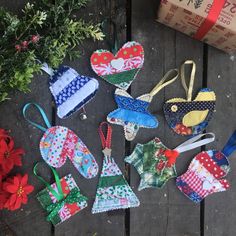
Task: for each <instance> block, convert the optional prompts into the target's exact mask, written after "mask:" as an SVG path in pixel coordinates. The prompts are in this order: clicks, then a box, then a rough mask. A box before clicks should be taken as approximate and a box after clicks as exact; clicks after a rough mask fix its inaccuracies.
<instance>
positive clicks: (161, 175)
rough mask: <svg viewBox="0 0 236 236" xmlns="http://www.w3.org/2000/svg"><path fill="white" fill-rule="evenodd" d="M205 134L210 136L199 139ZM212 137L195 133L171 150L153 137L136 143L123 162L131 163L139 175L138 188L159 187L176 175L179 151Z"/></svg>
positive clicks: (198, 145)
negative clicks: (195, 134) (146, 141)
mask: <svg viewBox="0 0 236 236" xmlns="http://www.w3.org/2000/svg"><path fill="white" fill-rule="evenodd" d="M206 135H208V136H210V137H209V138H204V139H202V140H200V139H201V138H202V137H204V136H206ZM214 139H215V135H214V134H213V133H207V134H202V135H197V136H195V137H193V138H191V139H189V140H187V141H186V142H184V143H182V144H181V145H179V146H178V147H176V148H175V149H173V150H171V149H169V148H167V147H166V146H165V145H164V144H163V143H162V142H161V141H160V139H159V138H154V139H152V140H151V141H149V142H148V143H146V144H139V143H138V144H137V145H136V147H135V149H134V151H133V153H132V154H131V155H130V156H127V157H126V158H125V162H127V163H129V164H131V165H133V166H134V167H135V169H136V170H137V172H138V174H139V175H140V178H141V181H140V184H139V188H138V190H142V189H145V188H161V187H163V186H164V185H165V184H166V182H167V181H168V180H169V179H171V178H173V177H176V176H177V173H176V169H175V162H176V159H177V157H178V156H179V154H180V153H182V152H186V151H189V150H192V149H195V148H197V147H200V146H203V145H206V144H207V143H210V142H213V141H214Z"/></svg>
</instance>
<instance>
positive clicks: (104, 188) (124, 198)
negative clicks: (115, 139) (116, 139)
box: [92, 122, 140, 214]
mask: <svg viewBox="0 0 236 236" xmlns="http://www.w3.org/2000/svg"><path fill="white" fill-rule="evenodd" d="M103 124H106V125H108V123H106V122H103V123H101V125H100V128H99V134H100V136H101V139H102V145H103V153H104V159H103V167H102V171H101V176H100V179H99V183H98V187H97V193H96V198H95V201H94V204H93V208H92V213H93V214H94V213H99V212H106V211H111V210H115V209H125V208H130V207H137V206H139V204H140V202H139V200H138V198H137V196H136V195H135V193H134V192H133V190H132V189H131V187H130V186H129V184H128V183H127V181H126V180H125V178H124V176H123V174H122V172H121V170H120V169H119V167H118V166H117V164H116V163H115V161H114V159H113V158H112V157H111V132H112V131H111V126H110V125H108V131H107V139H105V137H104V135H103V133H102V131H101V128H102V125H103Z"/></svg>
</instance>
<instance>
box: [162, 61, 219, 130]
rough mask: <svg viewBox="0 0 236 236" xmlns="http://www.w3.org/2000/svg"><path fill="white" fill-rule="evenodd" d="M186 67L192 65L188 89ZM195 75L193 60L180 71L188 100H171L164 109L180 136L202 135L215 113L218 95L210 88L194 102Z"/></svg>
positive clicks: (185, 63)
mask: <svg viewBox="0 0 236 236" xmlns="http://www.w3.org/2000/svg"><path fill="white" fill-rule="evenodd" d="M186 65H192V71H191V76H190V82H189V86H188V87H187V85H186V79H185V67H186ZM195 73H196V64H195V62H194V61H192V60H187V61H185V62H184V63H183V65H182V66H181V69H180V77H181V81H182V85H183V88H184V90H185V92H186V97H187V98H186V99H185V98H172V99H169V100H168V101H166V102H165V104H164V107H163V109H164V114H165V118H166V121H167V123H168V125H169V126H170V128H172V129H173V130H174V131H175V132H176V133H177V134H180V135H196V134H199V133H201V132H202V131H203V130H204V129H205V128H206V127H207V125H208V122H209V121H210V120H211V118H212V116H213V113H214V111H215V103H216V95H215V93H214V92H213V91H212V90H211V89H209V88H203V89H201V90H200V91H199V93H198V94H197V96H196V98H195V99H194V100H192V91H193V84H194V79H195Z"/></svg>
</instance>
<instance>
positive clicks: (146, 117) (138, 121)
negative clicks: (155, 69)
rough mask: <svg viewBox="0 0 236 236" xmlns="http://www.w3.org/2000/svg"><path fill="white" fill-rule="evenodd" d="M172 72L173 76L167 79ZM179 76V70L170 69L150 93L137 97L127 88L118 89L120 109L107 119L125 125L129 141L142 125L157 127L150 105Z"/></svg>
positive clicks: (126, 136)
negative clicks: (132, 95)
mask: <svg viewBox="0 0 236 236" xmlns="http://www.w3.org/2000/svg"><path fill="white" fill-rule="evenodd" d="M171 74H172V78H171V79H170V80H168V81H166V80H167V79H168V78H169V77H170V75H171ZM173 74H174V76H173ZM177 78H178V70H170V71H168V72H167V73H166V74H165V76H164V77H163V79H161V81H160V82H159V83H158V84H157V85H156V86H155V87H154V88H153V89H152V91H151V92H150V93H148V94H144V95H142V96H139V97H137V98H133V97H131V96H130V95H129V94H128V93H127V92H126V91H125V90H122V89H116V91H115V101H116V103H117V106H118V109H116V110H114V111H112V112H111V113H109V114H108V116H107V121H109V122H110V123H112V124H117V125H121V126H123V127H124V133H125V138H126V139H127V140H128V141H131V140H133V139H134V138H135V137H136V135H137V132H138V130H139V128H140V127H143V128H156V127H157V126H158V121H157V119H156V117H155V116H154V115H152V114H151V113H150V112H149V111H148V107H149V105H150V103H151V101H152V99H153V97H154V96H155V95H156V94H157V93H158V92H159V91H160V90H161V89H162V88H164V87H165V86H167V85H169V84H171V83H173V82H174V81H175V80H176V79H177ZM165 81H166V82H165Z"/></svg>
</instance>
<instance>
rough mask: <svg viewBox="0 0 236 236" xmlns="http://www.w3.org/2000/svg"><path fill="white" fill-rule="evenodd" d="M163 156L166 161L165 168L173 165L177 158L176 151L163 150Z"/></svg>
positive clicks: (177, 153)
mask: <svg viewBox="0 0 236 236" xmlns="http://www.w3.org/2000/svg"><path fill="white" fill-rule="evenodd" d="M164 155H165V156H166V158H167V159H168V163H167V166H168V167H170V166H172V165H174V164H175V162H176V159H177V157H178V156H179V152H178V151H176V150H170V149H167V150H165V152H164Z"/></svg>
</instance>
